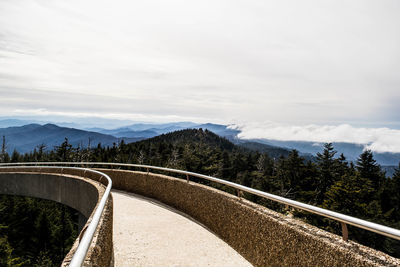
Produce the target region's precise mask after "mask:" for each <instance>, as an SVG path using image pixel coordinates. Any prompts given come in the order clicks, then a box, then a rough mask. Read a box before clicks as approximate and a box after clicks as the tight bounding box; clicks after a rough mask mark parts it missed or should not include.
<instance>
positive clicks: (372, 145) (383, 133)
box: [231, 122, 400, 153]
mask: <svg viewBox="0 0 400 267" xmlns="http://www.w3.org/2000/svg"><path fill="white" fill-rule="evenodd" d="M231 127H233V128H236V129H240V130H241V131H242V132H241V133H240V134H239V137H240V138H243V139H259V138H265V139H274V140H281V141H309V142H348V143H356V144H363V145H365V147H366V148H368V149H371V150H372V151H375V152H392V153H399V152H400V130H394V129H389V128H356V127H353V126H351V125H348V124H341V125H337V126H330V125H324V126H319V125H304V126H290V125H282V124H277V123H272V122H267V123H261V124H260V123H249V124H241V125H240V124H237V125H234V126H231Z"/></svg>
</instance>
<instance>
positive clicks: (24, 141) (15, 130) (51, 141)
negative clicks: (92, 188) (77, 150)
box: [0, 124, 141, 153]
mask: <svg viewBox="0 0 400 267" xmlns="http://www.w3.org/2000/svg"><path fill="white" fill-rule="evenodd" d="M0 136H1V137H2V136H5V139H6V149H7V152H8V153H12V152H13V151H14V150H17V151H18V152H20V153H26V152H31V151H33V150H34V149H35V148H36V147H37V146H39V145H42V144H44V145H45V146H46V147H47V149H48V150H52V149H53V148H54V146H58V145H60V144H61V143H62V142H63V141H64V140H65V138H68V141H69V143H71V144H72V145H73V146H78V145H81V146H83V147H87V146H88V143H89V140H90V143H91V145H92V146H97V144H98V143H101V144H102V145H112V144H113V143H118V142H119V141H121V140H124V141H125V142H127V143H130V142H134V141H138V140H141V139H138V138H117V137H114V136H112V135H105V134H101V133H97V132H90V131H84V130H78V129H75V128H67V127H60V126H57V125H55V124H45V125H40V124H28V125H24V126H18V127H17V126H16V127H8V128H0Z"/></svg>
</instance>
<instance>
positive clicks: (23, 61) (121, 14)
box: [0, 0, 400, 152]
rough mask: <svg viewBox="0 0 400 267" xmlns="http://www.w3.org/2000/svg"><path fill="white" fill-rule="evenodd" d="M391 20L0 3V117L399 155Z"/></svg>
mask: <svg viewBox="0 0 400 267" xmlns="http://www.w3.org/2000/svg"><path fill="white" fill-rule="evenodd" d="M399 14H400V1H398V0H392V1H391V0H376V1H368V0H360V1H359V0H357V1H356V0H347V1H344V0H334V1H317V0H315V1H307V0H305V1H295V0H291V1H287V0H283V1H267V0H213V1H210V0H203V1H192V0H170V1H163V0H146V1H137V0H113V1H111V0H110V1H105V0H69V1H61V0H36V1H35V0H29V1H28V0H2V1H0V116H2V117H5V116H6V117H16V116H34V117H37V118H41V119H43V118H46V117H49V116H61V117H63V118H64V120H71V121H73V120H74V118H78V117H95V118H108V119H122V120H131V121H151V122H168V121H195V122H215V123H223V124H235V125H237V127H240V128H241V129H242V130H243V133H242V136H243V138H250V136H251V137H258V138H260V137H265V138H270V137H272V138H274V139H283V138H285V139H289V140H297V139H305V140H311V141H318V140H320V139H321V140H322V139H329V140H333V141H337V140H349V141H351V142H363V143H368V144H369V145H373V143H374V142H376V140H378V139H379V140H387V141H385V142H384V143H385V144H384V145H379V147H378V148H374V149H377V150H379V149H383V150H387V151H397V150H398V152H400V144H398V145H396V146H393V145H392V147H391V148H389V147H388V146H389V145H390V143H391V142H392V143H393V142H397V141H396V140H398V139H399V137H400V115H399V114H400V105H399V104H398V103H399V102H400V75H399V73H400V31H399V29H400V16H399ZM293 129H295V130H293ZM296 129H297V130H296ZM310 129H312V130H310ZM332 129H336V130H332ZM337 129H338V130H337ZM282 130H285V135H284V137H282V134H281V132H280V131H282ZM355 131H356V132H359V133H360V134H359V135H354V132H355ZM300 132H301V133H302V134H299V133H300ZM321 132H324V133H325V132H326V134H320V133H321ZM334 133H336V134H334ZM361 133H362V134H361ZM363 136H366V137H365V138H364V137H363ZM367 137H368V138H367Z"/></svg>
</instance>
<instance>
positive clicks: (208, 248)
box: [112, 190, 252, 267]
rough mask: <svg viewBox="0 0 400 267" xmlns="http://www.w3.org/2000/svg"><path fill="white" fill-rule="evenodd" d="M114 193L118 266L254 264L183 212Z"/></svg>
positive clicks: (115, 240) (115, 244) (158, 203)
mask: <svg viewBox="0 0 400 267" xmlns="http://www.w3.org/2000/svg"><path fill="white" fill-rule="evenodd" d="M112 194H113V198H114V256H115V266H116V267H125V266H126V267H128V266H129V267H132V266H252V265H251V264H250V263H248V262H247V261H246V260H245V259H244V258H243V257H242V256H240V255H239V254H238V253H237V252H236V251H235V250H234V249H232V248H231V247H230V246H228V245H227V244H226V243H225V242H223V241H222V240H221V239H219V238H218V237H217V236H215V235H214V234H213V233H211V232H210V231H208V230H207V229H205V228H204V227H203V226H201V225H200V224H199V223H197V222H195V221H194V220H193V219H191V218H189V217H187V216H186V215H184V214H182V213H180V212H179V211H177V210H174V209H172V208H171V207H168V206H165V205H164V204H162V203H160V202H158V201H155V200H153V199H149V198H145V197H142V196H139V195H135V194H132V193H127V192H123V191H117V190H113V191H112Z"/></svg>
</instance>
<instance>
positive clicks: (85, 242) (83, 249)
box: [0, 163, 112, 267]
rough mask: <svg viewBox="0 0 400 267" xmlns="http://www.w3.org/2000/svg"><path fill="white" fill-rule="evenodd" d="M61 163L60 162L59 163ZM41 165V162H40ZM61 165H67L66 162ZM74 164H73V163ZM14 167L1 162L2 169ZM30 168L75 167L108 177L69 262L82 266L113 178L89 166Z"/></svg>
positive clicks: (72, 265)
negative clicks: (101, 194)
mask: <svg viewBox="0 0 400 267" xmlns="http://www.w3.org/2000/svg"><path fill="white" fill-rule="evenodd" d="M59 164H60V163H59ZM59 164H57V165H59ZM16 165H31V164H16ZM40 165H41V164H40ZM45 165H53V163H51V164H45ZM61 165H66V164H65V163H63V164H61ZM71 165H72V164H71ZM5 166H7V167H5ZM10 167H12V165H7V164H0V168H1V169H7V168H10ZM12 168H21V169H22V168H25V166H14V167H12ZM29 168H37V169H42V168H51V169H58V168H62V169H74V170H81V171H86V172H91V173H95V174H98V175H101V176H102V177H104V178H106V179H107V181H108V184H107V187H106V190H105V192H104V194H103V196H102V198H101V200H100V203H99V205H98V206H97V208H96V211H95V212H94V214H93V217H92V221H91V222H90V224H89V225H88V226H87V228H86V231H85V233H84V234H83V237H82V239H81V240H80V242H79V245H78V248H77V249H76V251H75V253H74V255H73V256H72V259H71V262H70V263H69V266H70V267H80V266H82V264H83V262H84V261H85V258H86V254H87V252H88V250H89V247H90V244H91V242H92V239H93V237H94V233H95V232H96V229H97V226H98V225H99V221H100V218H101V215H102V214H103V211H104V208H105V205H106V202H107V199H108V197H109V195H110V191H111V187H112V181H111V178H110V177H109V176H108V175H107V174H105V173H102V172H100V171H96V170H92V169H89V168H78V167H58V166H42V165H41V166H40V167H39V166H29Z"/></svg>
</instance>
